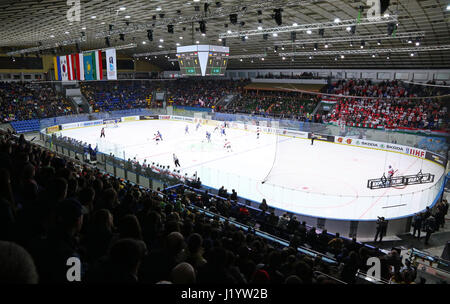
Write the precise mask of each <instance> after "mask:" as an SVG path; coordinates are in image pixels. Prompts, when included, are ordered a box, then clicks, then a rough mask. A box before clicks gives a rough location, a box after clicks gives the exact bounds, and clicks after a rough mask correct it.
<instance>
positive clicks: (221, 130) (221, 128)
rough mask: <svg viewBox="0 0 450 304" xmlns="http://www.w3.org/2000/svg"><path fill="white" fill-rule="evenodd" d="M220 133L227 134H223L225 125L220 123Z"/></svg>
mask: <svg viewBox="0 0 450 304" xmlns="http://www.w3.org/2000/svg"><path fill="white" fill-rule="evenodd" d="M220 135H225V136H226V135H227V134H225V126H224V125H222V126H220Z"/></svg>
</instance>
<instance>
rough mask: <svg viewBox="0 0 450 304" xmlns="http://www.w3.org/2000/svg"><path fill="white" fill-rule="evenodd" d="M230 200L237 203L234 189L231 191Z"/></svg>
mask: <svg viewBox="0 0 450 304" xmlns="http://www.w3.org/2000/svg"><path fill="white" fill-rule="evenodd" d="M230 200H232V201H235V202H236V201H237V192H236V191H235V190H234V189H233V190H231V196H230Z"/></svg>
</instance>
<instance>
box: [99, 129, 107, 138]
mask: <svg viewBox="0 0 450 304" xmlns="http://www.w3.org/2000/svg"><path fill="white" fill-rule="evenodd" d="M102 137H106V136H105V128H102V130H101V131H100V138H102Z"/></svg>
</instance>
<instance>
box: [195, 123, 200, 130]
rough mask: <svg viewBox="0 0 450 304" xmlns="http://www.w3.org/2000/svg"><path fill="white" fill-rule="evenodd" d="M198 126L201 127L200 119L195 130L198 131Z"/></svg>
mask: <svg viewBox="0 0 450 304" xmlns="http://www.w3.org/2000/svg"><path fill="white" fill-rule="evenodd" d="M198 128H200V121H199V122H198V123H197V126H196V127H195V131H198Z"/></svg>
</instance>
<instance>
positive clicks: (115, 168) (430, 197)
mask: <svg viewBox="0 0 450 304" xmlns="http://www.w3.org/2000/svg"><path fill="white" fill-rule="evenodd" d="M133 115H165V116H163V117H164V118H165V119H167V118H168V115H175V116H179V117H185V118H186V120H188V121H191V122H198V121H199V120H200V119H201V120H202V122H204V123H205V122H209V123H217V122H223V121H227V122H229V123H231V124H232V123H237V124H241V125H244V126H249V128H250V126H254V127H256V126H260V127H267V129H271V128H272V129H284V130H291V131H294V132H299V133H300V134H301V133H302V132H305V133H303V134H307V133H310V132H314V133H315V134H320V135H323V136H341V137H343V136H345V137H349V138H358V139H365V140H373V141H378V142H384V143H392V144H401V145H405V146H410V147H415V148H420V149H424V150H429V151H430V150H431V151H433V152H435V153H438V154H440V155H441V156H442V158H446V157H447V155H446V154H447V150H446V148H445V147H447V140H448V137H447V138H445V137H437V138H438V139H437V140H435V139H434V138H435V137H433V140H434V142H433V140H430V137H427V136H423V135H416V134H403V133H396V132H394V131H384V130H372V129H361V128H356V127H342V126H336V125H331V124H318V123H311V122H302V121H293V120H283V119H273V118H264V117H261V116H252V115H239V114H237V115H235V114H227V113H213V112H210V111H201V112H199V111H192V110H191V109H189V108H185V107H167V109H161V108H158V109H134V110H126V111H114V112H109V113H93V114H89V115H87V114H86V115H74V116H70V117H68V116H65V117H57V118H52V119H48V120H44V121H42V122H41V126H43V127H44V128H47V127H50V128H49V129H51V128H52V127H51V126H54V125H55V124H56V125H61V124H66V123H74V122H86V121H88V122H89V121H92V123H93V124H95V123H97V121H99V122H98V124H102V120H108V119H120V118H123V117H124V116H133ZM160 118H161V116H160ZM45 126H46V127H45ZM254 127H253V128H254ZM250 129H251V128H250ZM306 132H307V133H306ZM41 138H42V139H43V140H44V141H45V142H46V143H47V144H48V145H50V146H53V145H54V148H57V149H61V150H62V152H65V154H72V155H69V156H74V155H77V154H78V158H80V159H82V158H84V155H83V148H82V147H78V146H77V145H73V144H70V143H67V142H65V141H61V140H58V138H57V136H55V134H52V135H47V134H45V129H43V131H41ZM106 145H107V146H105V147H103V146H102V147H100V146H99V147H98V149H99V151H101V152H99V153H97V159H98V165H101V166H102V169H104V170H105V171H108V172H111V173H112V174H115V175H117V176H119V177H122V178H125V179H131V180H134V181H139V179H143V180H144V179H147V180H145V183H144V185H146V184H149V186H150V187H151V188H153V187H152V182H151V181H155V184H157V185H160V187H162V185H163V184H167V185H174V184H176V183H179V180H177V179H175V178H170V177H168V176H164V175H161V174H159V173H155V172H153V171H151V170H142V167H140V166H139V167H137V168H136V166H133V165H131V164H129V163H128V162H127V161H126V160H127V159H128V158H132V156H129V155H127V154H126V150H127V147H126V146H123V145H119V144H108V143H106ZM425 148H426V149H425ZM111 155H113V156H111ZM170 165H171V164H170ZM197 176H198V177H200V179H201V181H202V182H203V183H204V184H206V185H219V184H222V185H226V188H227V189H229V190H230V189H235V190H236V191H237V192H238V193H239V194H240V196H242V197H243V198H245V193H251V189H252V188H254V187H255V186H256V185H257V184H260V183H261V181H260V180H256V179H252V178H249V177H246V176H240V175H238V174H236V173H230V172H226V171H224V170H220V171H219V170H215V169H212V168H207V167H201V168H199V170H198V171H197ZM444 177H445V175H442V176H436V179H437V182H436V183H434V184H433V185H431V186H430V187H428V188H425V189H422V190H420V191H414V192H410V193H407V194H401V195H389V196H383V197H381V198H380V199H381V202H380V203H379V205H382V206H391V205H402V204H406V203H409V202H412V201H414V202H416V203H415V204H417V206H415V207H412V209H413V210H417V211H420V210H423V209H425V207H426V206H431V205H432V204H434V203H435V202H436V201H437V197H438V196H439V194H440V192H441V191H442V189H443V186H444ZM219 187H220V186H219ZM155 189H156V188H155ZM265 193H270V196H271V197H276V198H277V202H273V206H274V207H276V208H279V209H281V210H289V209H291V207H292V205H293V201H294V199H293V198H294V197H296V196H298V195H299V194H301V196H302V199H304V200H305V201H308V202H314V201H315V200H317V201H319V200H320V201H322V202H323V201H324V199H326V200H329V202H330V203H332V204H333V205H336V204H339V203H344V202H346V201H348V200H349V199H351V198H352V197H354V198H358V200H361V201H367V202H372V201H373V199H374V198H377V199H378V197H377V196H366V197H365V196H345V195H340V196H338V195H330V194H326V193H317V192H315V193H311V192H307V191H302V190H298V189H289V188H287V187H283V186H280V185H271V184H265ZM248 199H250V198H248ZM250 200H251V199H250ZM365 203H366V202H365ZM384 210H385V211H384V212H385V214H377V216H384V217H385V218H397V217H398V216H397V215H396V214H395V212H394V211H393V209H389V208H386V209H384ZM404 216H407V215H404ZM324 217H326V218H332V216H325V215H324ZM350 217H351V216H350ZM401 217H402V216H401Z"/></svg>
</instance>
